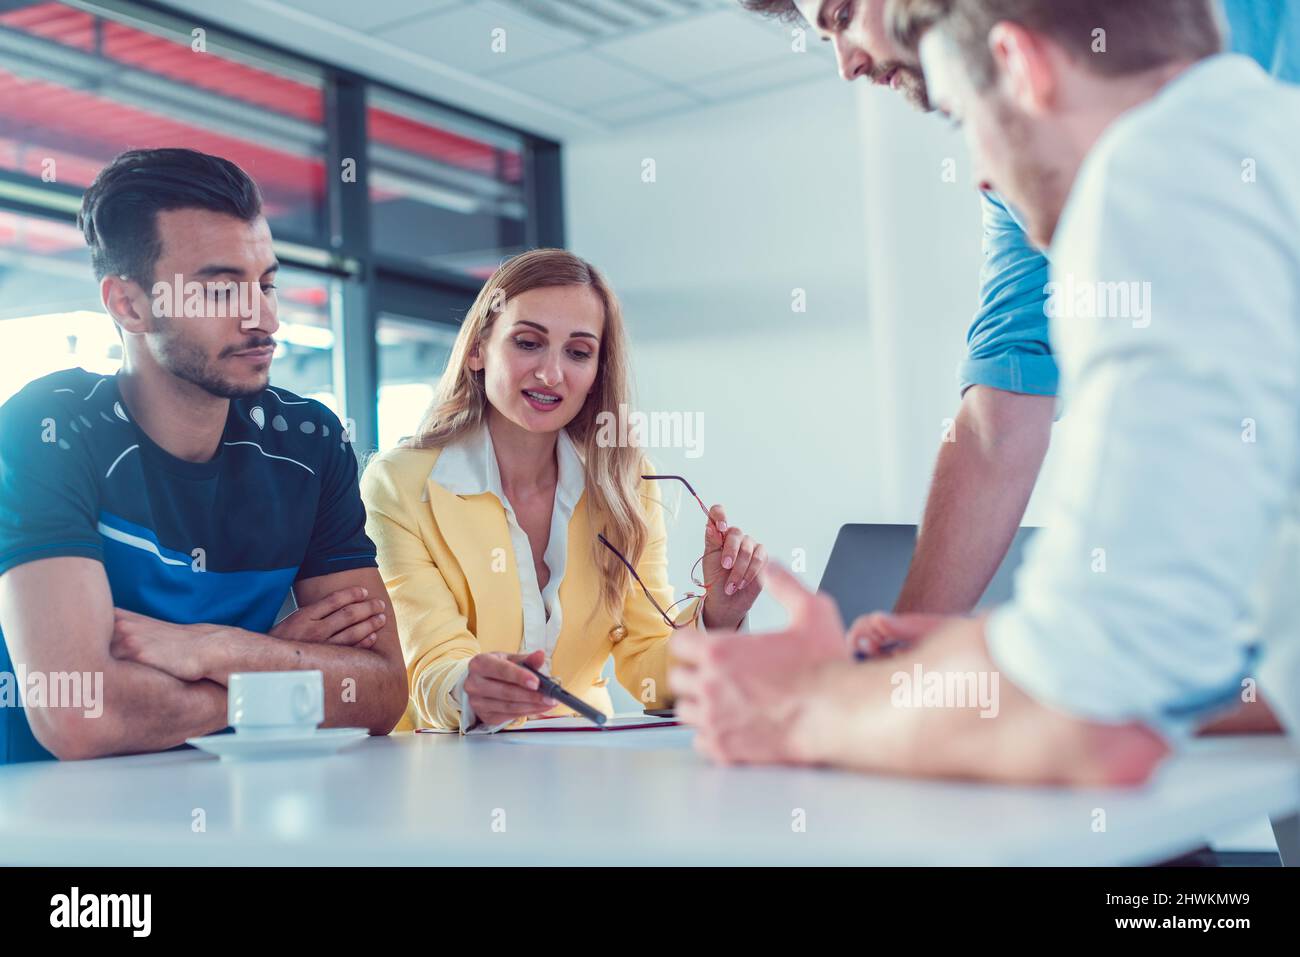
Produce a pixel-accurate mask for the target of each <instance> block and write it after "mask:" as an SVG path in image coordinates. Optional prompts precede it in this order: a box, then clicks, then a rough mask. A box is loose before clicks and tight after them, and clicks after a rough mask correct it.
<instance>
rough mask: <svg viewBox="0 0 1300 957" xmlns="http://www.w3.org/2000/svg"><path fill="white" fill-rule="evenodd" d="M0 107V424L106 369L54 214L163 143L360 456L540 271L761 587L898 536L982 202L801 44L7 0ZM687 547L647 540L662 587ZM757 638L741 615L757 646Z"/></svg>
mask: <svg viewBox="0 0 1300 957" xmlns="http://www.w3.org/2000/svg"><path fill="white" fill-rule="evenodd" d="M196 30H201V31H202V32H201V33H196V32H195V31H196ZM494 31H504V33H494ZM494 39H502V40H504V49H503V50H502V49H500V46H501V44H499V43H498V44H496V46H497V49H495V50H494ZM801 46H802V47H803V48H802V49H801ZM196 48H201V49H196ZM0 99H2V100H3V102H4V108H3V110H0V400H3V399H5V398H8V396H9V395H11V394H12V393H13V392H15V391H16V390H17V389H18V388H20V387H21V386H22V385H23V384H24V383H25V382H27V381H28V380H30V379H32V378H34V377H36V376H40V375H43V374H45V373H47V372H51V371H54V370H55V369H59V368H65V367H68V366H72V365H81V366H84V367H85V368H88V369H91V370H94V371H99V372H109V371H112V370H114V369H115V368H116V367H117V365H118V363H119V362H120V346H119V343H118V339H117V336H116V334H115V333H114V331H113V327H112V325H111V322H110V321H109V319H108V318H107V317H106V316H105V315H104V314H103V311H102V309H101V308H100V305H99V301H98V291H97V286H96V283H95V281H94V279H93V276H92V274H91V270H90V265H89V257H88V254H87V250H86V248H85V244H84V242H83V240H82V238H81V236H80V234H79V233H78V231H77V230H76V228H75V226H74V218H75V213H76V209H77V207H78V203H79V198H80V194H81V191H82V190H83V189H84V188H85V187H86V186H87V185H88V184H89V183H90V181H91V179H92V178H93V177H94V175H95V174H96V172H97V171H98V169H99V168H100V167H101V166H102V165H103V164H104V163H105V162H106V161H107V160H109V159H110V158H111V157H112V156H113V155H115V154H116V153H117V152H119V151H120V150H122V149H125V148H128V147H149V146H164V145H167V146H174V145H183V146H189V147H193V148H196V149H201V150H204V151H207V152H212V153H218V154H221V155H223V156H226V157H229V158H230V159H232V160H235V161H236V162H238V163H239V164H241V165H242V166H243V167H244V168H245V169H247V170H248V171H249V173H250V174H251V175H252V176H253V177H254V179H256V180H257V181H258V183H259V184H260V185H261V188H262V190H263V192H264V194H265V198H266V203H267V208H268V212H269V219H270V222H271V226H272V229H273V231H274V234H275V237H276V240H277V252H278V255H279V256H280V258H281V261H282V263H283V264H284V266H285V268H284V269H283V272H282V274H281V277H280V279H279V280H278V284H279V286H280V303H281V313H280V320H281V323H282V325H281V328H280V331H279V333H278V336H277V338H278V339H279V341H280V346H279V350H278V352H277V357H276V359H275V362H274V365H273V367H272V382H273V383H274V384H277V385H280V386H283V387H285V388H288V389H291V390H293V391H296V392H299V393H302V394H304V395H308V396H311V397H313V398H316V399H319V400H321V401H322V402H324V403H325V404H327V405H329V406H330V407H331V408H332V409H334V410H335V411H336V412H337V413H338V414H339V415H340V416H341V417H344V418H345V419H351V420H352V421H353V423H354V438H355V441H356V443H357V447H358V450H359V451H361V452H364V451H365V450H367V449H373V448H380V449H383V448H388V447H391V446H392V445H394V444H395V443H396V442H397V441H399V440H400V438H401V437H402V436H404V435H407V434H410V433H411V432H412V431H413V430H414V428H415V426H416V424H417V422H418V420H419V417H420V415H421V413H422V412H423V411H424V410H425V408H426V406H427V404H428V402H429V399H430V397H431V395H432V392H433V388H434V386H435V384H436V382H437V380H438V378H439V376H440V374H441V372H442V370H443V365H444V363H445V360H446V357H447V354H448V350H449V347H450V344H451V342H452V340H453V337H454V335H455V333H456V329H457V323H458V321H459V319H460V317H461V316H462V315H463V313H464V311H465V309H466V308H467V307H468V305H469V303H470V302H471V300H472V299H473V297H474V295H475V293H476V291H477V290H478V288H479V286H480V285H481V283H482V281H483V280H484V278H486V277H487V276H488V275H489V274H490V272H491V271H492V269H493V268H494V266H495V265H497V264H498V263H499V262H500V261H501V260H502V259H503V258H505V257H507V256H509V255H511V254H513V253H516V252H519V251H521V250H524V249H527V248H530V247H534V246H539V245H563V246H566V247H568V248H570V249H572V250H574V251H575V252H577V253H578V254H580V255H582V256H584V257H587V258H588V259H590V260H591V261H592V262H594V263H595V264H596V265H597V266H599V267H600V268H601V269H603V270H604V271H605V273H606V274H607V276H608V278H609V280H610V281H611V282H612V284H613V286H614V288H615V290H616V292H617V293H618V294H619V296H620V297H621V299H622V302H623V306H624V312H625V316H626V320H627V324H628V327H629V330H630V335H631V338H632V343H633V360H634V373H635V377H636V383H637V396H638V400H639V401H638V404H639V407H640V408H641V409H643V410H646V411H648V412H663V413H672V412H681V413H683V414H685V415H689V416H695V417H697V419H698V422H699V423H700V424H701V425H702V427H703V431H702V434H701V435H700V436H699V437H698V438H700V439H701V440H702V442H701V445H700V446H699V451H700V452H701V453H702V454H698V455H696V454H695V452H694V451H693V450H692V449H687V448H680V447H678V448H671V447H669V448H655V449H652V450H651V452H652V455H653V456H654V459H655V462H656V464H657V465H658V466H659V468H660V469H661V470H663V471H672V472H677V473H680V474H682V475H685V476H686V477H687V478H688V479H689V480H690V481H691V482H692V483H693V484H694V485H695V487H696V488H697V489H698V490H699V492H700V493H701V495H703V496H704V498H705V499H706V500H707V501H709V502H722V503H724V504H725V505H726V507H727V509H728V514H729V516H730V518H731V520H732V522H733V523H734V524H739V525H741V526H742V527H743V528H745V529H746V531H749V532H751V533H753V534H754V535H755V536H756V537H757V538H759V540H761V541H763V542H765V543H766V544H767V546H768V548H769V551H770V553H771V555H772V556H773V557H774V558H775V559H776V560H778V561H782V562H785V563H786V564H792V565H794V567H795V568H796V570H798V571H800V573H801V574H802V575H803V576H804V577H805V580H807V581H808V582H809V583H811V584H814V585H815V584H816V582H817V581H818V579H819V578H820V576H821V572H822V569H823V567H824V565H825V563H826V559H827V558H828V556H829V552H830V548H831V545H832V543H833V541H834V537H835V533H836V531H837V530H838V528H839V526H840V525H841V524H842V523H844V522H849V521H856V522H915V521H917V520H918V518H919V516H920V512H921V507H922V504H923V501H924V495H925V489H926V487H927V484H928V479H929V473H930V469H931V467H932V464H933V460H934V457H935V454H936V452H937V449H938V447H939V443H940V441H941V438H942V436H943V433H944V431H945V429H946V428H947V427H948V425H949V424H950V419H951V417H952V416H954V415H955V413H956V409H957V405H958V399H959V396H958V390H957V378H956V368H957V363H958V361H959V359H960V358H961V356H962V354H963V347H964V330H965V328H966V326H967V324H968V321H969V319H970V316H971V314H972V311H973V310H974V308H975V305H976V292H977V278H978V271H979V267H980V262H981V252H980V220H979V204H978V196H977V192H976V189H975V188H974V182H973V180H972V173H971V170H970V166H969V162H968V160H967V158H966V155H965V152H964V149H963V148H962V145H961V142H960V137H959V134H957V133H955V132H953V131H951V130H949V129H948V128H947V127H946V125H945V124H944V123H943V122H941V121H940V120H938V119H937V118H935V117H927V116H922V115H920V114H918V113H916V112H914V111H913V110H912V109H911V108H910V107H909V106H907V105H906V104H904V103H903V102H902V101H901V98H900V97H896V96H892V95H890V94H889V93H888V92H886V91H883V90H877V89H873V88H871V87H869V86H868V84H866V83H861V82H860V83H855V84H852V85H850V84H847V83H845V82H843V81H842V80H841V79H839V77H838V76H837V75H836V71H835V63H834V57H833V55H832V51H831V50H830V49H829V47H828V46H827V45H826V44H823V43H821V42H819V41H818V40H817V38H816V37H815V35H813V34H811V33H810V34H808V36H807V37H806V43H804V44H801V43H800V42H799V38H798V37H796V36H795V34H794V33H793V32H792V27H791V26H789V25H783V24H778V23H773V22H767V21H763V20H760V19H759V18H757V17H755V16H752V15H750V14H747V13H745V12H744V11H742V10H741V9H740V8H739V5H738V3H737V2H736V0H374V2H370V3H355V2H352V0H225V2H223V3H221V4H212V3H207V2H199V0H174V2H170V3H166V4H156V3H149V4H140V3H128V2H118V0H106V2H102V3H95V4H89V3H83V2H69V3H64V2H48V0H46V2H21V0H20V2H14V0H5V2H0ZM651 161H652V165H650V163H651ZM352 170H355V180H353V179H352V175H351V171H352ZM651 172H652V174H653V175H650V173H651ZM800 307H802V308H800ZM1068 427H1069V426H1068V419H1067V420H1066V421H1063V422H1060V423H1058V426H1057V428H1058V429H1060V428H1068ZM1051 474H1052V461H1051V458H1050V456H1049V459H1048V464H1047V473H1046V479H1047V481H1050V480H1051ZM1042 484H1045V483H1040V486H1041V485H1042ZM1035 513H1036V509H1035V506H1034V504H1033V503H1031V506H1030V510H1029V513H1028V516H1027V524H1034V523H1035ZM698 524H699V523H698V522H696V521H693V520H689V515H688V514H687V515H686V516H685V517H684V518H682V519H680V520H678V521H677V522H674V523H673V524H672V533H671V539H670V541H671V545H670V556H671V562H672V564H671V568H672V573H673V577H674V581H675V584H676V585H677V587H678V588H679V590H681V589H683V588H685V587H687V586H688V585H689V582H688V581H687V578H688V575H689V571H690V568H691V563H692V562H693V561H694V559H695V557H697V556H698V554H699V551H700V541H699V538H700V535H701V533H702V529H700V528H698V527H697V525H698ZM782 617H783V613H782V612H781V610H780V609H779V607H777V606H776V604H775V602H773V601H771V600H770V599H768V598H767V597H766V596H764V597H762V598H761V599H760V602H759V604H758V605H756V606H755V610H754V613H753V615H752V618H751V625H752V626H754V627H756V628H762V627H763V626H765V625H768V624H773V623H775V622H778V621H779V620H781V618H782ZM616 684H617V683H616V682H613V683H611V688H613V687H614V686H615V685H616ZM620 690H621V689H620ZM620 704H622V705H624V706H626V708H627V709H628V710H630V709H631V707H632V706H634V704H635V703H634V702H633V699H632V698H631V697H630V696H629V697H626V698H625V699H620V700H618V701H616V706H618V705H620Z"/></svg>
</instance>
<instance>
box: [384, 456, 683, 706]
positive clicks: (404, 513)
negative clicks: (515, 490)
mask: <svg viewBox="0 0 1300 957" xmlns="http://www.w3.org/2000/svg"><path fill="white" fill-rule="evenodd" d="M440 451H441V450H439V449H407V448H399V449H394V450H392V451H389V452H385V453H383V454H382V455H379V456H377V457H375V458H374V459H373V460H372V461H371V462H370V464H369V466H368V467H367V468H366V471H365V474H364V475H363V476H362V480H361V497H362V499H363V500H364V502H365V505H366V512H367V519H366V532H367V533H368V534H369V535H370V537H371V539H372V540H373V541H374V543H375V546H376V547H377V548H378V551H379V556H378V557H379V571H380V574H381V575H382V576H383V579H384V584H385V585H386V586H387V587H388V595H389V598H390V599H391V601H392V605H393V612H394V614H395V615H396V618H397V632H398V635H399V636H400V637H401V641H402V652H403V654H404V656H405V659H406V672H407V678H408V684H409V687H410V695H411V696H410V700H409V702H408V703H407V709H406V714H405V716H404V717H403V718H402V720H401V722H399V723H398V725H397V728H396V730H398V731H404V730H411V729H412V728H443V729H455V728H458V727H459V725H460V701H459V699H458V697H457V695H456V687H457V684H458V682H459V681H460V679H461V677H462V676H463V675H464V674H465V671H466V669H467V668H468V667H469V660H470V658H472V657H473V656H474V655H476V654H478V653H479V652H482V651H505V652H510V653H512V654H513V653H517V652H518V651H519V650H520V647H521V644H522V641H523V610H522V604H521V599H520V592H519V574H518V569H517V568H516V566H515V556H514V550H513V549H512V548H511V544H510V533H509V526H508V524H507V520H506V513H505V508H504V506H502V504H501V503H500V502H499V501H498V500H497V497H496V496H495V495H493V494H491V493H490V492H485V493H483V494H480V495H469V496H460V495H455V494H452V493H451V492H450V491H448V490H447V489H445V488H444V487H443V486H441V485H439V484H438V483H437V482H434V481H432V480H431V479H430V477H429V473H430V472H431V471H432V469H433V466H434V463H435V462H436V461H437V460H438V455H439V454H440ZM655 485H656V483H653V482H649V483H644V486H645V488H644V491H643V495H644V497H645V499H646V500H647V501H653V502H656V503H657V502H658V494H657V492H656V490H655V488H654V486H655ZM646 516H647V521H648V523H649V526H650V527H649V533H650V534H649V541H648V544H647V545H646V547H645V549H644V551H643V552H642V554H641V558H640V561H637V562H635V564H636V570H637V574H638V575H640V576H641V580H642V581H643V582H645V584H646V586H647V587H648V588H649V589H650V590H651V591H652V592H653V593H654V595H655V599H656V600H657V601H658V602H659V603H660V605H662V606H663V607H664V608H667V607H668V606H669V604H670V603H671V602H672V601H673V597H672V586H671V585H670V584H669V583H668V567H667V565H668V558H667V537H666V531H665V526H664V520H663V512H662V509H660V508H657V507H653V506H651V507H648V508H647V509H646ZM599 530H600V529H599V528H595V527H593V526H592V523H591V520H590V516H589V515H588V511H587V495H586V493H585V492H584V493H583V494H582V496H581V497H580V498H579V500H578V504H577V506H576V507H575V508H574V510H573V518H572V519H571V521H570V522H569V541H568V557H567V559H566V564H565V571H564V578H563V580H562V581H561V582H560V586H559V599H560V604H561V606H562V607H563V609H564V619H563V622H562V624H561V629H560V634H559V637H558V639H557V641H556V645H555V650H554V654H553V656H552V659H551V674H552V676H553V677H555V678H557V679H559V681H560V684H561V685H563V686H564V689H565V690H566V691H568V692H570V693H571V694H574V695H576V696H577V697H579V698H581V699H582V700H583V701H585V702H587V703H588V704H590V705H592V706H593V707H596V708H599V709H600V710H602V711H604V712H605V713H606V714H609V713H611V712H612V710H613V709H612V705H611V702H610V697H609V692H608V691H607V690H606V689H605V683H606V680H607V679H604V678H601V677H600V672H601V669H602V668H603V667H604V665H605V661H606V660H607V659H608V658H609V656H610V655H611V654H613V656H614V662H615V672H616V674H617V676H618V680H619V682H620V683H621V684H622V685H623V687H624V688H627V689H628V690H629V691H630V692H631V693H632V695H633V696H634V697H636V698H637V699H638V700H639V701H642V702H644V703H645V707H647V708H654V707H666V706H667V703H668V701H669V699H670V697H671V696H670V695H669V692H668V684H667V669H668V638H669V636H670V635H671V634H672V629H671V628H670V627H669V626H668V624H667V623H666V622H665V621H664V620H663V618H662V617H661V616H660V615H659V613H658V612H657V611H655V609H654V606H653V605H651V604H650V602H649V600H648V599H647V598H646V597H645V595H644V594H643V593H642V592H641V589H640V587H639V586H638V585H637V584H636V582H634V581H629V589H628V593H627V597H626V600H625V601H624V604H623V610H622V614H621V616H620V620H615V619H613V618H611V617H610V616H609V615H608V614H607V613H606V612H605V611H603V610H602V609H601V608H600V607H599V605H600V572H599V569H598V568H597V566H596V564H595V562H594V560H593V559H592V556H591V546H592V543H593V541H594V540H595V537H596V533H597V532H598V531H599ZM496 549H500V551H495V550H496ZM503 555H504V557H505V561H506V563H507V567H506V569H505V571H504V572H502V571H499V570H495V571H494V570H493V561H494V557H495V560H496V564H497V568H498V569H499V568H500V561H501V557H502V556H503ZM630 558H631V556H629V559H630ZM548 713H549V714H572V711H571V710H570V709H569V708H567V707H564V706H559V705H557V706H556V707H555V708H554V709H552V711H550V712H548Z"/></svg>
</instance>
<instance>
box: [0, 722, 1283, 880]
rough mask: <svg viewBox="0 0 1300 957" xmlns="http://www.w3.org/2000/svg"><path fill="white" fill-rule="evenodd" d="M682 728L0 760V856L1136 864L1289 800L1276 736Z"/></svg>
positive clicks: (55, 859) (162, 860)
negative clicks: (995, 772)
mask: <svg viewBox="0 0 1300 957" xmlns="http://www.w3.org/2000/svg"><path fill="white" fill-rule="evenodd" d="M690 735H691V732H690V731H689V730H687V729H684V728H659V729H653V730H644V731H620V732H604V733H600V734H596V733H545V734H542V733H525V734H501V735H496V736H492V737H488V736H474V737H469V738H464V739H461V738H459V737H457V736H455V735H430V734H423V735H412V734H403V735H393V736H391V737H388V738H372V739H368V740H366V741H364V742H362V743H361V744H359V745H355V746H354V747H353V748H351V749H349V750H347V751H344V752H342V753H341V754H338V755H335V756H332V757H325V758H307V759H295V760H286V761H279V762H274V763H243V764H229V763H222V762H219V761H217V760H216V759H214V758H211V757H209V756H207V755H204V754H201V753H199V752H196V751H181V752H169V753H166V754H154V755H142V756H136V757H124V758H109V759H104V760H99V761H87V762H80V763H68V764H55V763H52V762H48V763H36V764H25V765H14V766H9V767H3V768H0V863H4V864H68V865H144V864H157V865H170V864H417V865H418V864H430V865H433V864H437V865H447V864H537V865H549V864H615V865H620V864H630V865H656V864H685V865H690V864H850V865H852V864H905V865H932V864H1049V865H1051V864H1145V863H1152V862H1156V861H1159V860H1163V859H1167V858H1170V857H1172V856H1175V855H1177V854H1179V853H1181V852H1183V851H1186V850H1189V849H1191V848H1193V847H1196V846H1199V845H1200V844H1202V843H1203V842H1204V835H1205V834H1206V833H1207V832H1210V831H1213V830H1215V829H1223V828H1225V827H1231V826H1233V825H1235V824H1237V823H1240V822H1243V821H1248V820H1250V819H1252V818H1257V817H1258V816H1260V815H1268V816H1271V817H1273V818H1275V819H1279V818H1283V817H1286V816H1287V815H1292V814H1294V812H1295V811H1296V809H1297V807H1298V806H1300V764H1298V763H1297V760H1296V758H1295V756H1294V754H1293V753H1292V752H1290V751H1289V750H1288V749H1287V746H1286V743H1285V742H1284V741H1283V740H1281V739H1279V738H1259V737H1255V738H1218V739H1208V740H1202V741H1198V742H1195V743H1194V744H1193V745H1192V746H1191V749H1190V750H1189V751H1188V752H1187V753H1185V754H1182V755H1180V756H1178V757H1177V758H1174V759H1172V760H1170V761H1169V762H1168V763H1167V764H1166V765H1165V766H1164V767H1163V768H1162V769H1161V770H1160V772H1159V773H1158V776H1157V778H1156V779H1155V780H1154V781H1153V782H1152V783H1151V784H1149V785H1148V786H1146V787H1144V788H1142V789H1138V790H1115V791H1104V790H1095V791H1073V792H1072V791H1065V790H1057V789H1048V788H1010V787H991V786H985V785H978V784H956V783H946V782H944V783H936V782H924V781H915V780H904V779H894V778H887V777H878V776H872V775H859V774H853V773H847V772H839V771H830V770H819V769H792V768H723V767H717V766H713V765H710V764H708V763H707V762H706V761H704V760H703V759H702V758H701V757H699V756H698V755H697V754H696V753H695V752H694V751H693V750H692V749H691V747H690ZM196 809H201V811H202V814H203V816H204V823H205V826H206V830H203V831H197V832H196V830H195V829H194V822H195V821H196ZM1097 810H1101V811H1104V813H1105V830H1104V831H1095V830H1094V820H1098V818H1097V817H1096V811H1097ZM799 811H802V812H803V816H804V820H805V821H806V830H803V831H798V830H796V829H795V827H794V825H796V824H797V823H798V820H799ZM503 826H504V830H502V827H503ZM494 827H495V829H494Z"/></svg>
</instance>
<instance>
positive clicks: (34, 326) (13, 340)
mask: <svg viewBox="0 0 1300 957" xmlns="http://www.w3.org/2000/svg"><path fill="white" fill-rule="evenodd" d="M331 282H332V280H331V279H330V278H329V277H322V276H320V275H316V274H314V273H310V272H307V271H305V270H301V269H294V268H286V269H284V271H283V272H282V273H281V274H280V275H279V276H277V277H276V285H277V286H278V287H279V290H278V293H277V295H278V297H279V303H280V309H279V320H280V329H279V331H278V332H277V333H276V339H277V340H278V342H277V346H276V352H275V360H274V364H273V367H272V368H273V374H274V381H275V384H276V385H280V386H283V387H284V388H286V389H289V390H291V391H293V392H297V393H299V394H301V395H306V396H309V397H310V398H313V399H319V400H320V401H321V402H324V403H325V404H326V405H327V406H329V407H330V408H331V409H334V410H335V411H336V412H338V411H339V410H340V403H339V401H338V397H337V396H336V395H335V392H334V383H333V374H332V365H333V362H332V360H333V349H334V332H333V330H332V329H331V326H330V312H329V302H330V291H331V290H330V284H331ZM182 321H183V320H182ZM121 365H122V341H121V339H120V338H118V334H117V329H116V327H115V326H114V325H113V321H112V320H111V319H109V318H108V316H107V315H105V313H104V310H103V308H102V306H101V305H100V302H99V284H98V283H97V282H96V281H95V277H94V274H93V273H92V272H91V269H90V254H89V252H88V250H87V249H86V244H85V242H84V241H83V240H82V238H81V233H79V232H78V231H77V229H76V228H75V227H73V226H71V225H68V224H67V223H61V222H58V221H57V220H51V219H46V218H44V217H39V216H25V215H19V214H16V213H8V212H4V211H3V210H0V402H3V401H4V400H5V399H8V398H9V397H10V396H11V395H13V394H14V393H15V392H17V391H18V390H19V389H21V388H22V387H23V386H24V385H25V384H27V383H28V382H30V381H31V380H32V379H35V378H39V377H40V376H43V375H47V374H49V373H51V372H57V371H58V370H60V369H67V368H71V367H73V366H80V367H81V368H83V369H87V370H89V371H91V372H99V373H104V374H111V373H114V372H116V371H117V370H118V369H119V368H120V367H121ZM340 414H341V413H340Z"/></svg>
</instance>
